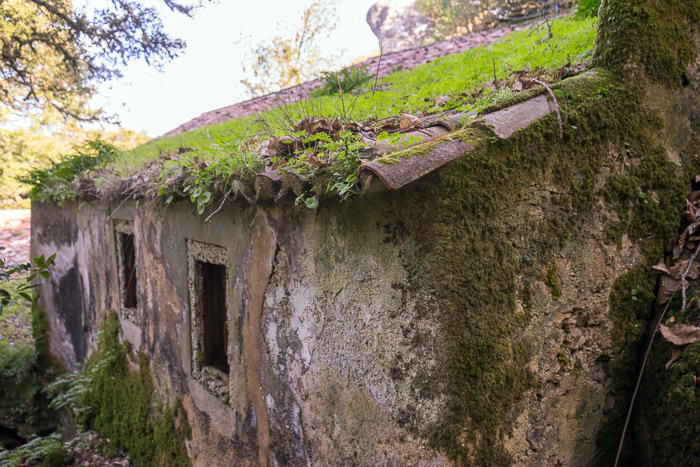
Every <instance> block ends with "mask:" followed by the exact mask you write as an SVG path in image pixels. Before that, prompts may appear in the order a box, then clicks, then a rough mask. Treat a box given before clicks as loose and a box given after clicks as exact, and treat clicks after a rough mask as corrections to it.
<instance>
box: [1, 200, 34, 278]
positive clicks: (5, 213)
mask: <svg viewBox="0 0 700 467" xmlns="http://www.w3.org/2000/svg"><path fill="white" fill-rule="evenodd" d="M30 212H31V211H30V210H29V209H5V210H0V247H4V250H2V253H0V254H1V255H2V256H4V257H5V262H6V263H8V264H20V263H26V262H28V261H29V228H30Z"/></svg>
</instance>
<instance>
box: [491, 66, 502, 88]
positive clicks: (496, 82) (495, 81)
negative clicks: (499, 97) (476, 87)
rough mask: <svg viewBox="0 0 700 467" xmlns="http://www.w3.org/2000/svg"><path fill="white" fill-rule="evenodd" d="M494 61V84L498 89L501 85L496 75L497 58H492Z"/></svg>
mask: <svg viewBox="0 0 700 467" xmlns="http://www.w3.org/2000/svg"><path fill="white" fill-rule="evenodd" d="M491 61H492V62H493V84H494V86H496V89H498V88H499V87H500V86H499V85H498V78H497V77H496V60H491Z"/></svg>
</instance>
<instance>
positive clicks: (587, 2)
mask: <svg viewBox="0 0 700 467" xmlns="http://www.w3.org/2000/svg"><path fill="white" fill-rule="evenodd" d="M600 1H601V0H579V2H578V7H577V9H576V16H577V17H579V18H593V17H596V16H598V9H599V8H600Z"/></svg>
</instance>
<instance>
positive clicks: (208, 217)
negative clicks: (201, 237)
mask: <svg viewBox="0 0 700 467" xmlns="http://www.w3.org/2000/svg"><path fill="white" fill-rule="evenodd" d="M232 192H233V187H231V189H230V190H228V193H226V194H225V195H224V197H223V198H222V199H221V204H220V205H219V207H218V208H216V211H214V212H212V213H211V214H209V216H207V218H206V219H204V223H205V224H206V223H207V222H209V219H211V218H212V217H214V215H215V214H216V213H218V212H219V211H221V209H222V208H223V207H224V203H225V202H226V200H227V199H228V197H229V195H230V194H231V193H232Z"/></svg>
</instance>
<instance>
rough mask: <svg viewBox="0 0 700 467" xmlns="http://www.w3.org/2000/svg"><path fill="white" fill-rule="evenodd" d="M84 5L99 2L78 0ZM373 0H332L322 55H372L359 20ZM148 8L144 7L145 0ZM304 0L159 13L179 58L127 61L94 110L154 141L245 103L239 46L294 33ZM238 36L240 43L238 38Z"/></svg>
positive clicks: (233, 1) (369, 36)
mask: <svg viewBox="0 0 700 467" xmlns="http://www.w3.org/2000/svg"><path fill="white" fill-rule="evenodd" d="M84 1H86V3H87V4H88V5H90V7H91V8H92V7H96V6H99V3H101V1H100V0H97V1H95V0H84ZM376 1H377V0H339V1H338V6H337V10H336V11H337V16H338V18H339V23H338V25H337V28H336V29H335V31H333V32H332V33H331V37H330V38H329V39H328V42H327V44H328V50H329V52H336V53H337V52H339V51H342V50H343V49H344V50H345V52H344V53H343V54H342V57H343V59H344V61H345V62H347V63H348V64H350V63H352V62H353V61H354V60H356V59H358V58H360V57H367V56H371V55H375V54H378V52H379V47H378V44H377V39H376V37H375V36H374V34H373V33H372V31H371V30H370V28H369V26H368V25H367V23H366V20H365V16H366V14H367V10H368V9H369V8H370V6H372V4H374V3H375V2H376ZM149 3H150V2H149ZM309 3H311V0H254V1H247V2H243V1H241V0H220V1H219V2H218V4H213V3H205V6H203V7H202V8H201V9H200V10H198V11H197V13H196V15H195V17H194V19H189V18H187V17H185V16H184V15H178V14H174V13H170V12H169V11H167V9H165V10H166V11H163V15H162V17H163V23H164V26H165V29H166V31H168V33H170V34H171V35H173V36H175V37H179V38H181V39H184V40H185V41H186V42H187V49H186V50H185V51H184V53H182V54H181V56H180V57H178V58H176V59H175V60H173V61H172V62H170V63H167V64H166V65H165V66H164V67H163V69H162V71H160V72H159V71H157V70H155V69H153V68H149V67H148V66H147V65H145V64H143V63H134V64H132V65H130V66H129V68H128V69H126V70H124V78H122V79H120V80H118V81H112V82H110V83H107V84H106V85H105V86H103V87H102V88H101V91H100V95H99V96H98V97H97V98H96V99H95V104H96V105H97V106H104V108H105V109H106V110H107V111H108V112H110V113H113V114H116V115H118V116H119V118H120V120H121V123H122V126H123V127H124V128H128V129H132V130H137V131H146V133H148V135H149V136H158V135H161V134H163V133H165V132H166V131H168V130H171V129H173V128H175V127H177V126H178V125H180V124H182V123H184V122H186V121H189V120H190V119H192V118H194V117H197V116H198V115H200V114H202V113H204V112H207V111H210V110H214V109H217V108H220V107H225V106H227V105H231V104H234V103H236V102H240V101H243V100H246V99H247V98H248V95H247V93H246V89H245V87H244V86H243V85H242V84H240V80H241V79H242V78H243V74H242V70H241V63H242V61H243V59H244V56H245V52H246V46H245V45H243V44H248V46H247V49H248V50H249V49H250V48H251V46H252V45H251V44H256V43H258V42H260V41H262V40H263V39H265V38H272V37H274V36H275V35H278V34H282V33H283V32H284V31H285V27H288V28H290V29H289V30H288V31H289V33H290V34H291V33H293V31H294V29H295V26H296V25H297V24H299V20H300V18H301V12H302V11H303V10H304V8H305V7H306V6H307V5H308V4H309ZM241 39H243V44H241V43H240V40H241Z"/></svg>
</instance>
